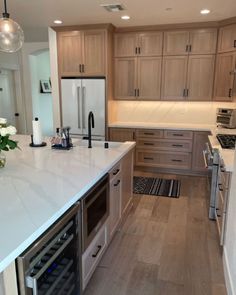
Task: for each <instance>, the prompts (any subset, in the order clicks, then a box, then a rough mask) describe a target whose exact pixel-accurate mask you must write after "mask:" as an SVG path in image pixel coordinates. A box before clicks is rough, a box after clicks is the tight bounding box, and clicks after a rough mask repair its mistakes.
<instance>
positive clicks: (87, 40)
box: [83, 30, 105, 76]
mask: <svg viewBox="0 0 236 295" xmlns="http://www.w3.org/2000/svg"><path fill="white" fill-rule="evenodd" d="M83 40H84V46H83V64H84V71H83V75H86V76H104V75H105V32H104V31H101V30H95V31H90V30H88V31H84V33H83Z"/></svg>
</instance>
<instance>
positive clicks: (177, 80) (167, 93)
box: [161, 56, 188, 100]
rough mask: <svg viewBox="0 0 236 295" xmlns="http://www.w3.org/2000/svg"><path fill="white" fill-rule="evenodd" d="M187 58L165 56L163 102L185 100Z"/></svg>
mask: <svg viewBox="0 0 236 295" xmlns="http://www.w3.org/2000/svg"><path fill="white" fill-rule="evenodd" d="M187 65H188V57H187V56H165V57H163V66H162V85H161V97H162V99H163V100H184V99H185V89H186V75H187Z"/></svg>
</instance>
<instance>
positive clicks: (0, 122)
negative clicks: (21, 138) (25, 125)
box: [0, 118, 18, 152]
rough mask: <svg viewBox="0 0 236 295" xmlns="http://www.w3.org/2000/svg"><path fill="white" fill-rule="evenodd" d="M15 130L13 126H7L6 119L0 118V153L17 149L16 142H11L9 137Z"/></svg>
mask: <svg viewBox="0 0 236 295" xmlns="http://www.w3.org/2000/svg"><path fill="white" fill-rule="evenodd" d="M16 132H17V130H16V128H15V127H14V126H12V125H9V126H7V119H5V118H0V152H1V150H3V151H9V150H14V149H15V148H17V147H18V146H17V141H14V140H11V139H10V138H9V137H10V136H11V135H14V134H16Z"/></svg>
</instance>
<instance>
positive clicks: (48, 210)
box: [0, 135, 135, 272]
mask: <svg viewBox="0 0 236 295" xmlns="http://www.w3.org/2000/svg"><path fill="white" fill-rule="evenodd" d="M15 138H16V140H18V141H19V146H20V148H21V150H17V149H16V150H14V151H10V152H6V156H7V164H6V167H5V168H3V169H1V170H0V187H1V195H0V202H1V206H0V232H1V236H0V245H1V246H0V272H1V271H3V270H4V269H5V268H6V267H7V266H8V265H9V264H10V263H11V262H12V261H14V259H15V258H16V257H17V256H19V255H20V254H21V253H22V252H23V251H24V250H25V249H26V248H27V247H28V246H29V245H30V244H32V243H33V242H34V241H35V240H36V239H37V238H38V237H39V236H40V235H41V234H42V233H43V232H44V231H45V230H46V229H47V228H49V226H50V225H52V224H53V223H54V222H55V221H56V220H57V219H58V218H59V217H60V216H61V215H62V214H63V213H65V212H66V210H67V209H69V208H70V207H71V206H72V205H73V204H74V203H75V202H76V201H78V200H79V199H80V198H81V197H82V196H83V195H84V194H85V193H86V192H87V191H88V190H89V189H90V188H91V187H92V186H93V185H94V184H95V183H96V182H97V181H98V180H99V179H100V178H101V177H102V176H103V175H105V174H106V173H107V172H108V171H109V170H110V169H111V168H112V167H113V166H114V165H115V164H116V163H117V162H118V161H119V160H120V159H121V158H122V157H123V156H124V155H125V154H126V153H127V152H128V151H129V150H131V149H132V148H133V147H134V146H135V143H133V142H125V143H110V148H109V149H104V146H103V143H102V142H93V148H92V149H88V148H87V142H84V141H83V142H82V141H79V140H77V141H75V142H74V148H73V149H71V150H69V151H61V150H52V149H51V147H50V144H49V142H48V146H47V147H43V148H30V147H29V142H30V137H29V136H24V135H17V136H15Z"/></svg>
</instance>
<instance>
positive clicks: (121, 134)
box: [109, 128, 135, 142]
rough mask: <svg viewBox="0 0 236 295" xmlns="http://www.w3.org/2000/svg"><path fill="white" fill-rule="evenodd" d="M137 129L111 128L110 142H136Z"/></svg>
mask: <svg viewBox="0 0 236 295" xmlns="http://www.w3.org/2000/svg"><path fill="white" fill-rule="evenodd" d="M134 139H135V129H131V128H109V140H110V141H118V142H124V141H134Z"/></svg>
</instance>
